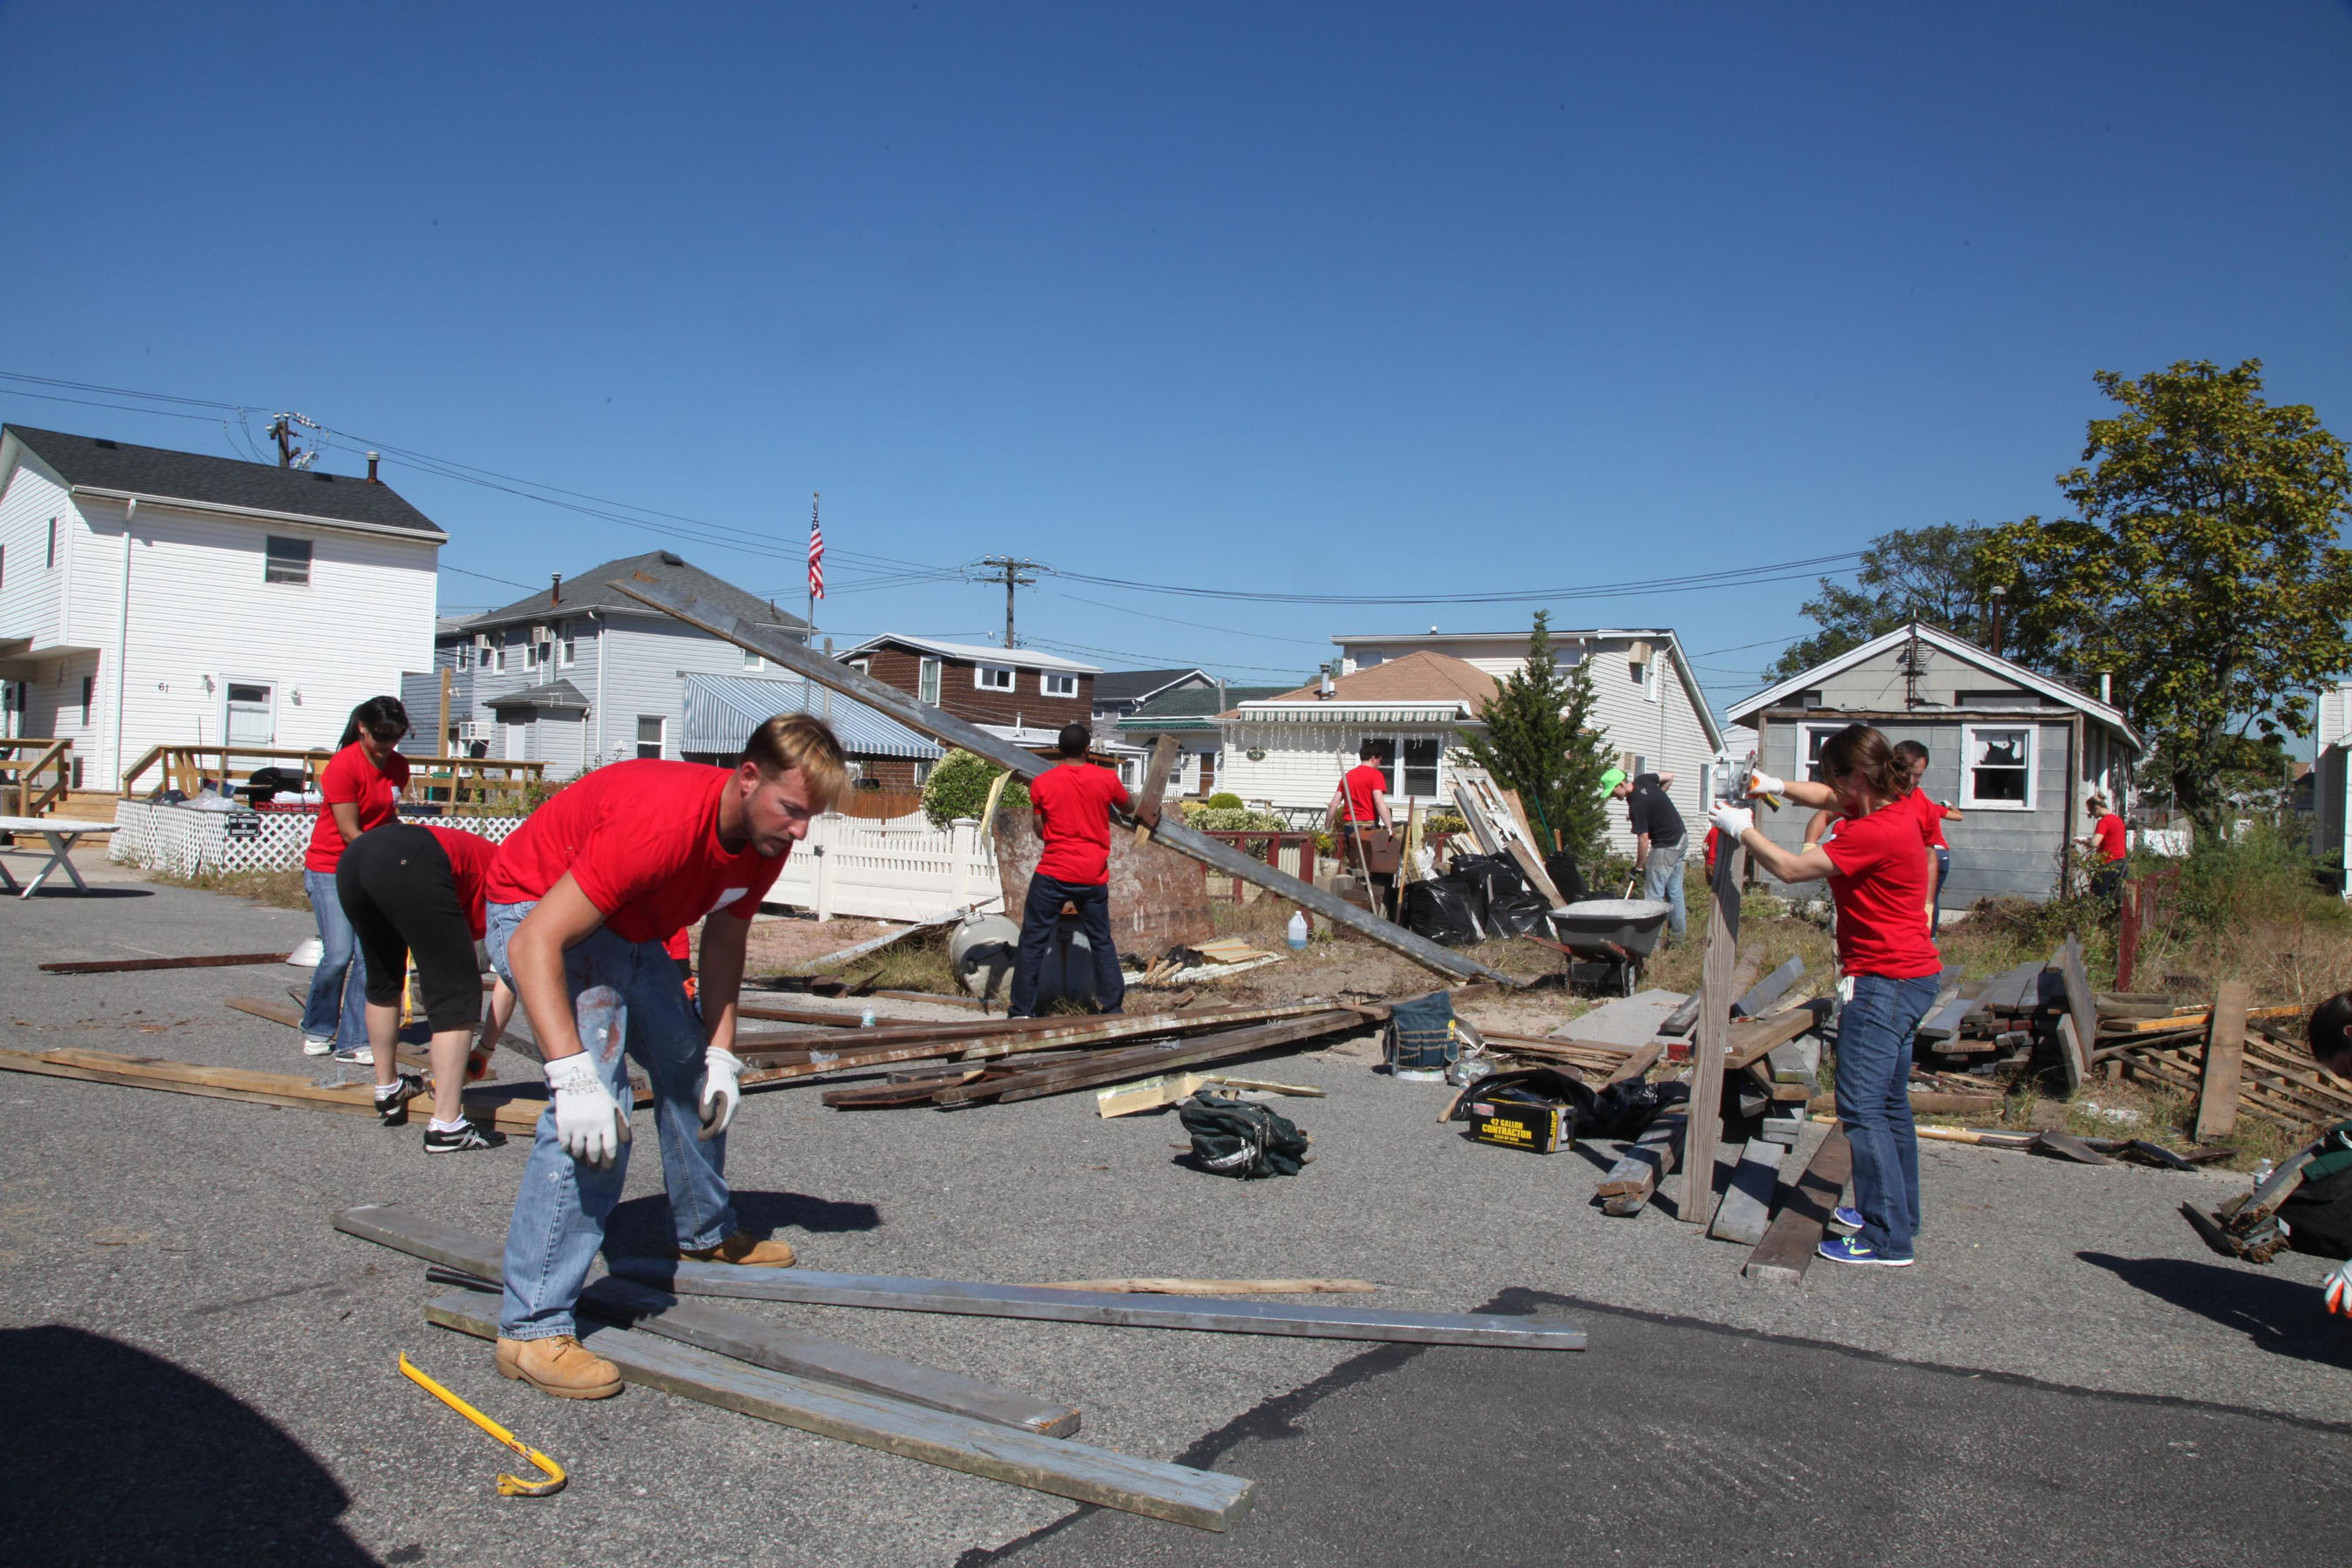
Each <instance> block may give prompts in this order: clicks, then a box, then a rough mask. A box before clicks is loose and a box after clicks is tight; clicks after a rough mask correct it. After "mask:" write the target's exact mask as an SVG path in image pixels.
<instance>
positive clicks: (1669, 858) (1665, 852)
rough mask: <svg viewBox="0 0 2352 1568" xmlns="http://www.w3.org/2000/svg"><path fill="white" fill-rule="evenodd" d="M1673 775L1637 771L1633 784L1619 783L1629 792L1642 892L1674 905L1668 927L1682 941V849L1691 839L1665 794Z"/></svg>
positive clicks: (1630, 821) (1684, 924)
mask: <svg viewBox="0 0 2352 1568" xmlns="http://www.w3.org/2000/svg"><path fill="white" fill-rule="evenodd" d="M1673 777H1674V775H1673V774H1672V773H1668V774H1666V775H1664V777H1663V778H1662V777H1660V776H1659V775H1658V774H1656V773H1636V774H1634V775H1633V781H1632V782H1631V783H1630V784H1621V785H1620V786H1618V787H1620V788H1621V789H1623V790H1624V791H1625V792H1626V798H1625V816H1626V818H1627V821H1628V826H1631V827H1632V828H1633V866H1634V868H1635V869H1636V870H1638V871H1640V872H1641V873H1642V896H1643V898H1645V899H1663V900H1665V901H1666V902H1667V903H1669V904H1672V905H1673V906H1674V912H1673V913H1672V914H1670V915H1668V916H1667V917H1666V931H1667V932H1668V933H1669V934H1670V936H1671V937H1672V939H1673V940H1674V941H1675V942H1680V941H1682V940H1683V938H1684V936H1685V934H1686V933H1687V931H1688V930H1689V924H1688V920H1687V917H1686V916H1685V913H1684V910H1683V850H1684V848H1685V847H1686V846H1687V845H1688V844H1689V842H1690V840H1689V838H1688V837H1686V836H1685V834H1684V832H1683V816H1682V813H1681V812H1679V811H1676V810H1675V803H1674V799H1673V797H1672V796H1670V795H1667V794H1666V784H1667V781H1668V780H1671V779H1672V778H1673Z"/></svg>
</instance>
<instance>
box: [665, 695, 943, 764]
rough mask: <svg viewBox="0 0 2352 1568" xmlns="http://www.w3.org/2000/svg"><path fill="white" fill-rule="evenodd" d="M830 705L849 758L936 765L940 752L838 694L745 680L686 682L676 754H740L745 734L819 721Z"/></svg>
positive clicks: (936, 745) (926, 738) (934, 745)
mask: <svg viewBox="0 0 2352 1568" xmlns="http://www.w3.org/2000/svg"><path fill="white" fill-rule="evenodd" d="M828 698H830V700H831V702H832V721H833V732H834V733H835V734H836V735H838V736H840V737H841V745H842V749H843V750H844V751H845V752H848V753H849V754H850V755H851V756H852V757H911V758H914V759H915V760H916V761H918V762H936V761H938V760H939V759H940V756H941V755H943V754H944V748H942V747H941V746H940V743H939V742H937V741H934V740H932V739H931V738H930V737H929V736H928V735H921V734H918V733H917V732H915V731H912V730H909V729H908V728H907V726H905V725H904V724H901V723H899V722H898V721H897V720H896V719H891V718H887V717H886V716H884V715H883V714H880V713H877V712H876V711H875V710H873V709H871V708H868V707H866V705H865V704H864V703H862V702H855V701H852V700H850V699H848V698H846V697H844V696H842V695H841V694H839V693H838V692H830V693H829V692H827V691H826V690H825V689H824V688H823V687H821V686H818V687H812V686H811V685H809V683H808V682H806V681H803V680H764V679H761V678H759V677H757V676H751V675H692V674H689V675H688V677H687V678H686V711H685V713H684V715H683V717H684V719H685V734H684V735H683V737H682V738H681V739H680V740H679V742H678V750H680V751H681V752H740V751H741V750H742V749H743V742H745V741H747V740H749V739H750V738H751V731H753V730H754V729H756V728H758V727H759V726H760V725H761V723H763V722H765V721H768V720H769V719H772V718H773V717H775V715H777V714H779V713H814V714H815V715H817V716H818V717H820V718H822V717H824V716H825V712H826V708H825V704H826V701H827V700H828Z"/></svg>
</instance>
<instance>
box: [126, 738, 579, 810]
mask: <svg viewBox="0 0 2352 1568" xmlns="http://www.w3.org/2000/svg"><path fill="white" fill-rule="evenodd" d="M333 756H334V752H332V751H331V750H319V751H297V750H289V749H287V748H283V747H277V746H226V745H223V746H173V745H163V746H150V747H149V748H147V751H146V752H145V753H144V754H143V755H142V756H141V757H140V758H139V760H138V761H137V762H135V763H131V766H130V768H129V769H128V770H126V771H125V772H124V773H123V775H122V794H123V796H124V797H125V798H126V799H127V798H129V797H130V796H131V795H132V794H134V793H144V792H145V791H146V790H152V789H154V788H157V787H159V785H158V784H146V785H145V786H144V789H143V790H142V788H141V785H140V781H141V780H142V779H144V778H146V776H147V775H148V774H149V773H151V772H152V771H153V770H155V769H156V768H158V767H160V768H161V769H162V770H163V777H162V780H161V784H160V787H163V788H167V789H176V790H178V791H180V792H181V793H182V794H184V795H194V794H195V793H196V792H197V791H198V790H200V789H202V788H203V787H204V785H205V783H206V782H207V781H211V782H213V783H215V784H226V785H229V786H231V787H234V786H235V785H236V784H237V783H239V782H241V781H243V780H244V779H245V778H247V777H248V776H249V775H251V774H252V773H253V772H254V771H255V770H256V769H257V768H265V767H273V766H275V767H282V768H285V769H286V770H287V771H288V772H289V773H291V772H299V773H301V774H302V777H303V782H304V783H305V784H307V785H309V786H310V787H311V788H314V789H315V788H316V787H317V786H318V779H319V773H320V770H321V769H323V768H324V767H325V766H326V765H327V763H329V761H331V759H332V758H333ZM408 768H409V773H408V788H407V789H406V790H405V791H404V792H403V793H402V798H404V799H406V800H416V801H432V802H436V803H438V804H440V805H445V806H451V807H456V808H460V809H468V808H470V809H474V810H505V809H510V810H528V809H529V808H530V805H532V804H533V803H534V801H535V798H536V797H537V795H539V794H540V792H541V791H542V790H543V789H544V787H545V779H546V774H547V764H546V763H527V762H520V761H517V760H515V759H513V758H508V757H411V758H409V759H408Z"/></svg>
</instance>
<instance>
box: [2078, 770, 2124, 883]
mask: <svg viewBox="0 0 2352 1568" xmlns="http://www.w3.org/2000/svg"><path fill="white" fill-rule="evenodd" d="M2084 804H2085V805H2088V806H2089V807H2090V810H2091V818H2092V821H2091V836H2090V837H2088V838H2085V839H2084V840H2083V842H2084V843H2085V844H2087V845H2089V846H2091V847H2093V848H2094V849H2095V850H2096V851H2097V852H2098V857H2099V858H2098V860H2097V861H2096V862H2095V864H2094V865H2093V866H2092V868H2091V894H2092V896H2093V897H2094V898H2100V899H2105V900H2107V902H2109V903H2111V904H2112V903H2115V902H2116V901H2117V900H2120V899H2121V898H2122V897H2123V891H2124V868H2125V865H2126V862H2127V861H2128V860H2129V858H2130V856H2131V829H2130V828H2128V827H2126V826H2124V819H2123V818H2122V817H2120V816H2116V814H2115V813H2114V812H2113V811H2110V810H2109V809H2108V808H2107V797H2106V796H2105V795H2093V796H2092V797H2091V798H2090V799H2089V800H2088V801H2086V802H2084Z"/></svg>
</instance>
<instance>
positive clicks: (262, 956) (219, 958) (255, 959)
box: [41, 952, 286, 974]
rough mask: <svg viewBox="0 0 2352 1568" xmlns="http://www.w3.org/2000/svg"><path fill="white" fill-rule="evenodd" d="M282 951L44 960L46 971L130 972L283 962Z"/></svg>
mask: <svg viewBox="0 0 2352 1568" xmlns="http://www.w3.org/2000/svg"><path fill="white" fill-rule="evenodd" d="M285 962H286V955H285V954H284V953H282V952H208V953H205V954H204V955H203V956H201V957H198V958H112V959H105V960H100V961H96V962H91V963H44V964H43V965H41V972H42V973H45V974H130V973H135V972H137V971H141V970H147V969H228V968H233V967H236V966H237V965H240V964H248V963H285Z"/></svg>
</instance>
